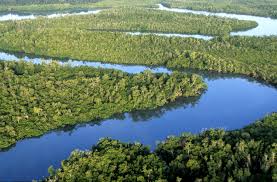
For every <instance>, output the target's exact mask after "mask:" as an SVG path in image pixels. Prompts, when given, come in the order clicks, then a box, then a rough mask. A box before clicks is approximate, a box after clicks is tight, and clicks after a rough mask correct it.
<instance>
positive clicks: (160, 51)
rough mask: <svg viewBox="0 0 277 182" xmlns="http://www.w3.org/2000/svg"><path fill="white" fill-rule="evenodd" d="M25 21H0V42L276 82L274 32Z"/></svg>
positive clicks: (55, 53)
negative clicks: (129, 29)
mask: <svg viewBox="0 0 277 182" xmlns="http://www.w3.org/2000/svg"><path fill="white" fill-rule="evenodd" d="M28 22H29V21H22V22H13V23H12V22H11V23H9V24H5V23H4V24H0V25H2V27H1V28H0V31H2V36H1V37H0V48H1V49H3V50H6V51H14V52H25V53H30V54H35V55H39V56H50V57H58V58H61V59H63V58H72V59H79V60H88V61H90V60H100V61H103V62H112V63H124V64H143V65H151V66H167V67H168V68H173V69H180V68H196V69H200V70H208V71H216V72H221V73H238V74H245V75H248V76H251V77H254V78H257V79H262V80H264V81H266V82H269V83H271V84H273V85H276V84H277V62H276V61H277V38H276V37H275V36H271V37H228V36H226V37H218V38H215V39H213V40H211V41H204V40H199V39H193V38H187V39H183V38H178V37H171V38H168V37H158V36H153V35H149V36H131V35H126V34H125V33H119V32H117V33H112V32H97V31H88V30H83V29H79V28H58V27H56V28H54V27H52V28H48V29H46V28H38V27H37V28H34V29H32V27H34V26H33V25H32V24H31V26H28V25H30V24H29V23H28ZM42 22H43V21H42ZM38 24H40V23H38ZM41 24H42V23H41ZM42 27H43V26H42Z"/></svg>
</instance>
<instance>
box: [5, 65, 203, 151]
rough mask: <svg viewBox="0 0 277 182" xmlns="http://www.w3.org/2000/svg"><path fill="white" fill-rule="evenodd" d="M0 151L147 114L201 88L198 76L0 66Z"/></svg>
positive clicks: (193, 94)
mask: <svg viewBox="0 0 277 182" xmlns="http://www.w3.org/2000/svg"><path fill="white" fill-rule="evenodd" d="M0 80H1V85H0V148H5V147H8V146H10V145H11V144H14V143H15V142H16V141H17V140H19V139H23V138H26V137H32V136H38V135H42V134H43V133H45V132H47V131H49V130H52V129H56V128H60V127H65V126H67V125H74V124H77V123H81V122H88V121H91V120H93V121H94V122H97V120H101V119H105V118H109V117H111V116H112V115H114V114H117V113H124V112H128V111H133V110H140V109H147V108H148V109H153V108H156V107H158V106H163V105H165V104H166V103H168V102H172V101H175V100H176V99H177V98H180V97H189V96H197V95H199V94H201V93H202V91H203V90H204V89H205V88H206V85H205V83H204V82H203V81H202V79H201V77H200V76H197V75H186V74H182V73H178V72H175V73H173V74H171V75H168V74H153V73H151V72H150V71H145V72H143V73H140V74H134V75H133V74H127V73H124V72H121V71H116V70H107V69H100V68H99V69H97V68H91V67H76V68H72V67H70V66H59V65H58V64H55V63H52V64H42V65H36V64H32V63H24V62H0Z"/></svg>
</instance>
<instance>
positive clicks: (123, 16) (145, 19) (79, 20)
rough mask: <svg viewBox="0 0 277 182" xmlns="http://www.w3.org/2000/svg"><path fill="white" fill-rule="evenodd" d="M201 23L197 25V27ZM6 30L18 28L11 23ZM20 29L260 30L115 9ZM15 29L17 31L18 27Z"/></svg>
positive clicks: (237, 22)
mask: <svg viewBox="0 0 277 182" xmlns="http://www.w3.org/2000/svg"><path fill="white" fill-rule="evenodd" d="M196 22H197V23H196ZM5 26H14V25H13V23H10V24H8V25H5ZM17 26H18V27H21V28H28V29H29V30H30V31H31V29H35V30H36V29H45V28H54V27H55V28H57V27H59V28H61V29H62V28H66V29H68V28H76V27H78V28H80V29H84V30H106V31H141V32H168V33H171V32H175V33H188V34H208V35H226V34H227V35H228V34H229V33H230V32H231V31H238V30H245V29H250V28H253V27H256V26H257V23H256V22H253V21H241V20H236V19H228V18H219V17H210V16H204V15H193V14H180V13H174V12H164V11H160V10H151V9H143V8H114V9H108V10H104V11H102V12H100V13H99V14H96V15H88V16H68V17H63V18H57V19H56V18H55V19H47V18H46V19H40V20H35V21H24V22H18V25H17ZM14 28H15V27H14Z"/></svg>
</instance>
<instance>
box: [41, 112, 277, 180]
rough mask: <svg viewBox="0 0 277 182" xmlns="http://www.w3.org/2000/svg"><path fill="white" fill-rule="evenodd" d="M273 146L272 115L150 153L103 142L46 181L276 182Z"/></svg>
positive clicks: (186, 137) (275, 121) (276, 118)
mask: <svg viewBox="0 0 277 182" xmlns="http://www.w3.org/2000/svg"><path fill="white" fill-rule="evenodd" d="M260 131H262V133H260ZM276 142H277V114H276V113H273V114H272V115H270V116H267V117H266V118H265V119H263V120H262V121H257V122H256V123H254V124H252V125H250V126H248V127H246V128H243V129H241V130H237V131H228V132H225V131H223V130H208V131H205V132H203V133H201V134H199V135H192V134H188V133H184V134H183V135H182V136H180V137H170V138H168V139H167V140H166V141H165V142H162V143H161V144H159V145H158V147H157V149H156V150H155V151H154V152H150V151H149V149H148V148H147V147H144V146H143V145H141V144H138V143H135V144H125V143H121V142H119V141H117V140H111V139H102V140H100V142H99V143H98V144H97V145H96V146H94V147H93V148H92V149H91V151H87V152H82V151H75V152H73V153H72V154H71V156H70V157H69V158H68V159H67V160H65V161H63V162H62V165H61V168H60V169H57V170H54V169H53V167H50V168H49V172H50V177H49V178H48V179H46V181H275V180H277V161H276V153H277V143H276Z"/></svg>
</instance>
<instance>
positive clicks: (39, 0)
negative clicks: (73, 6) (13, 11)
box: [0, 0, 100, 5]
mask: <svg viewBox="0 0 277 182" xmlns="http://www.w3.org/2000/svg"><path fill="white" fill-rule="evenodd" d="M98 1H100V0H23V1H22V0H0V4H9V5H29V4H63V3H95V2H98Z"/></svg>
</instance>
